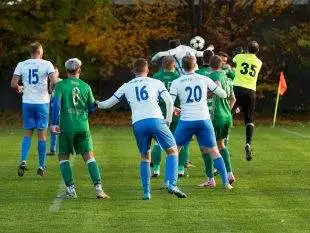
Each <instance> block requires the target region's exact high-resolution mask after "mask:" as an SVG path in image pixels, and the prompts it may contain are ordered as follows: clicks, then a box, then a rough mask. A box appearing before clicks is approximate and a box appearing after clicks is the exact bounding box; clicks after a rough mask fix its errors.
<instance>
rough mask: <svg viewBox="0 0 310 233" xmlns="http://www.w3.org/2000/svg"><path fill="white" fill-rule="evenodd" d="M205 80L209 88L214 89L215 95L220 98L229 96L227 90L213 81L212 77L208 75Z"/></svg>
mask: <svg viewBox="0 0 310 233" xmlns="http://www.w3.org/2000/svg"><path fill="white" fill-rule="evenodd" d="M205 81H206V84H207V86H208V89H209V90H210V91H212V92H213V93H214V94H215V95H217V96H218V97H220V98H227V93H226V91H225V90H224V89H223V88H221V87H220V86H218V85H217V84H216V83H215V82H214V81H212V79H210V78H208V77H207V78H206V79H205Z"/></svg>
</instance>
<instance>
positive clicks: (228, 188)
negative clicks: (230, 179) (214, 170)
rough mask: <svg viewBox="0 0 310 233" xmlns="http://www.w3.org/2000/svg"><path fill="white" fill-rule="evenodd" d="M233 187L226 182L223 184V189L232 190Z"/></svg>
mask: <svg viewBox="0 0 310 233" xmlns="http://www.w3.org/2000/svg"><path fill="white" fill-rule="evenodd" d="M233 188H234V187H233V186H231V185H230V184H229V183H228V184H225V189H226V190H232V189H233Z"/></svg>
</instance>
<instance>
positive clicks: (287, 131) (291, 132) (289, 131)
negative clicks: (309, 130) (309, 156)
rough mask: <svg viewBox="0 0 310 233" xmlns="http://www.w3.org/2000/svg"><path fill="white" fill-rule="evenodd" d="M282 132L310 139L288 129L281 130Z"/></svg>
mask: <svg viewBox="0 0 310 233" xmlns="http://www.w3.org/2000/svg"><path fill="white" fill-rule="evenodd" d="M281 130H282V131H283V132H285V133H289V134H293V135H295V136H298V137H301V138H305V139H310V136H308V135H304V134H302V133H298V132H295V131H292V130H288V129H281Z"/></svg>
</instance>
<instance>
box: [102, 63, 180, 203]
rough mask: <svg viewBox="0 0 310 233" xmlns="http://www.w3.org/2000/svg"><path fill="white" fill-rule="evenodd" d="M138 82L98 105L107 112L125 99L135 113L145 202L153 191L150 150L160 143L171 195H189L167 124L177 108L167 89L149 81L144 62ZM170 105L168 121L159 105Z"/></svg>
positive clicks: (137, 65) (137, 66)
mask: <svg viewBox="0 0 310 233" xmlns="http://www.w3.org/2000/svg"><path fill="white" fill-rule="evenodd" d="M133 70H134V73H135V76H136V77H135V78H134V79H132V80H131V81H129V82H127V83H125V84H123V85H122V86H121V87H120V88H119V89H118V90H117V91H116V92H115V93H114V95H113V96H112V97H111V98H110V99H108V100H106V101H102V102H97V103H98V108H101V109H107V108H111V107H113V106H114V105H115V104H117V103H119V102H120V100H121V99H122V98H123V97H125V98H126V99H127V101H128V103H129V105H130V107H131V111H132V127H133V131H134V135H135V138H136V141H137V145H138V148H139V151H140V153H141V162H140V178H141V183H142V186H143V199H144V200H149V199H151V189H150V177H151V170H150V161H151V154H150V147H151V140H152V138H153V139H156V141H157V142H158V143H159V144H160V146H161V148H163V149H164V150H165V151H166V153H167V158H166V171H165V181H166V186H167V189H168V192H169V193H173V194H175V195H176V196H177V197H179V198H186V195H185V194H184V193H183V192H182V191H180V190H179V188H178V187H177V180H178V148H177V146H176V143H175V139H174V137H173V135H172V133H171V131H170V130H169V128H168V126H167V124H166V123H168V124H170V123H171V121H172V114H173V104H172V99H171V96H170V95H169V92H168V91H167V89H166V87H165V85H164V84H163V83H162V82H161V81H159V80H156V79H153V78H149V77H148V76H147V75H148V72H149V69H148V62H147V60H145V59H143V58H140V59H138V60H137V61H136V62H135V63H134V69H133ZM159 97H160V98H162V99H163V101H164V102H165V103H166V110H167V112H166V119H165V120H166V121H165V120H164V118H163V114H162V112H161V110H160V107H159V105H158V99H159Z"/></svg>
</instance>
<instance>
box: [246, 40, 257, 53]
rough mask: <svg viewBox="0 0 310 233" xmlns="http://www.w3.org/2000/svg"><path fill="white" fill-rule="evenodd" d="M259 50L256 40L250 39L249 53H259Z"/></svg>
mask: <svg viewBox="0 0 310 233" xmlns="http://www.w3.org/2000/svg"><path fill="white" fill-rule="evenodd" d="M258 51H259V45H258V43H257V42H256V41H254V40H253V41H250V42H249V44H248V52H249V53H253V54H257V53H258Z"/></svg>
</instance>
